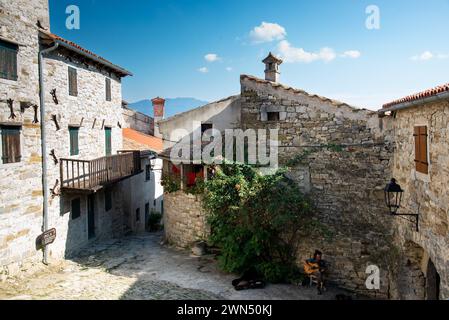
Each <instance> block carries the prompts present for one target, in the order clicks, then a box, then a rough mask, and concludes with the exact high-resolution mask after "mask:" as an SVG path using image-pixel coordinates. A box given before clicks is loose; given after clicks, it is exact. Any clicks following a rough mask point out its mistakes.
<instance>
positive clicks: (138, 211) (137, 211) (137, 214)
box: [136, 208, 140, 222]
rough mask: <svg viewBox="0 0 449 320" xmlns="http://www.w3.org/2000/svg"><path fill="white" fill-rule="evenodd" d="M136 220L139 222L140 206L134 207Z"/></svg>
mask: <svg viewBox="0 0 449 320" xmlns="http://www.w3.org/2000/svg"><path fill="white" fill-rule="evenodd" d="M136 222H140V208H137V209H136Z"/></svg>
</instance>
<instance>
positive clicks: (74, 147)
mask: <svg viewBox="0 0 449 320" xmlns="http://www.w3.org/2000/svg"><path fill="white" fill-rule="evenodd" d="M69 135H70V155H71V156H77V155H78V154H79V146H78V138H79V128H77V127H69Z"/></svg>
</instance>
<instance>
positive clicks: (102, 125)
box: [101, 119, 106, 130]
mask: <svg viewBox="0 0 449 320" xmlns="http://www.w3.org/2000/svg"><path fill="white" fill-rule="evenodd" d="M105 121H106V120H104V119H103V122H102V123H101V130H103V129H104V122H105Z"/></svg>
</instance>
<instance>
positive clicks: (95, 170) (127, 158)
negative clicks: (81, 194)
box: [60, 151, 141, 191]
mask: <svg viewBox="0 0 449 320" xmlns="http://www.w3.org/2000/svg"><path fill="white" fill-rule="evenodd" d="M140 172H141V168H140V151H122V152H119V154H117V155H112V156H106V157H102V158H98V159H94V160H78V159H60V175H61V181H62V182H61V190H62V191H76V190H78V191H95V190H98V189H100V188H102V187H104V186H106V185H109V184H112V183H114V182H118V181H120V180H122V179H124V178H127V177H130V176H132V175H135V174H138V173H140Z"/></svg>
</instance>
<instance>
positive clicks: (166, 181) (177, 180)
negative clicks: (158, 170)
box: [161, 173, 181, 193]
mask: <svg viewBox="0 0 449 320" xmlns="http://www.w3.org/2000/svg"><path fill="white" fill-rule="evenodd" d="M161 185H162V186H163V187H164V192H166V193H173V192H176V191H179V190H181V177H180V176H179V175H170V174H166V173H164V174H163V175H162V178H161Z"/></svg>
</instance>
